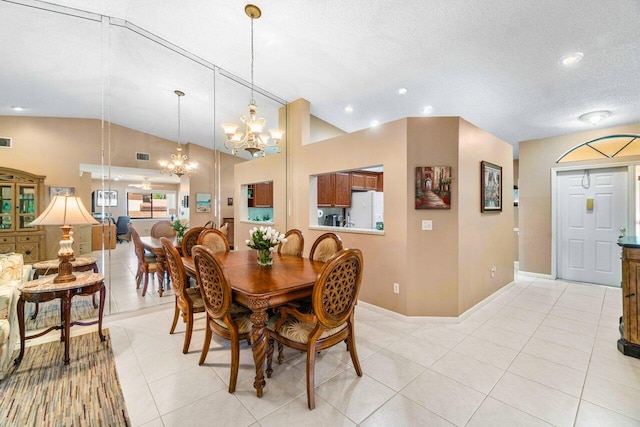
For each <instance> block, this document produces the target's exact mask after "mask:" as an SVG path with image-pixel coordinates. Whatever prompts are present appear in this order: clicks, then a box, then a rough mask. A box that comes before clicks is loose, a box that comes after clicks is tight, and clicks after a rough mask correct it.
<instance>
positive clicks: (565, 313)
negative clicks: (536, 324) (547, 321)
mask: <svg viewBox="0 0 640 427" xmlns="http://www.w3.org/2000/svg"><path fill="white" fill-rule="evenodd" d="M548 314H551V315H554V316H558V317H566V318H567V319H572V320H577V321H579V322H585V323H594V324H597V323H598V320H599V319H600V313H589V312H587V311H580V310H576V309H574V308H568V307H560V306H554V307H553V308H552V309H551V311H549V313H548Z"/></svg>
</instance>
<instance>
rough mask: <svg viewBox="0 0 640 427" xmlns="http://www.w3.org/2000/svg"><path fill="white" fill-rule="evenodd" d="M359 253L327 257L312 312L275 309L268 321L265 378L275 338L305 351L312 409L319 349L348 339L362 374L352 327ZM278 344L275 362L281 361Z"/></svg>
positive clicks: (348, 251) (359, 274)
mask: <svg viewBox="0 0 640 427" xmlns="http://www.w3.org/2000/svg"><path fill="white" fill-rule="evenodd" d="M362 262H363V260H362V252H360V250H359V249H344V250H341V251H339V252H337V253H336V254H335V255H334V256H332V257H331V258H329V259H328V260H327V261H326V263H325V265H324V266H323V267H322V270H321V271H320V274H319V275H318V278H317V279H316V282H315V284H314V286H313V293H312V294H311V312H310V313H302V312H300V311H299V310H298V309H297V308H296V307H294V306H291V305H284V306H282V307H279V308H276V309H275V311H276V314H277V315H278V316H279V317H278V318H277V320H275V321H269V322H268V323H267V328H268V329H269V342H268V344H267V378H270V377H271V374H272V373H273V369H272V367H271V362H272V359H273V343H274V340H276V341H278V343H279V344H280V343H281V344H284V345H286V346H287V347H291V348H295V349H298V350H303V351H306V352H307V404H308V406H309V409H313V408H315V391H314V387H315V379H314V378H315V358H316V353H317V352H318V351H320V350H323V349H326V348H329V347H331V346H334V345H336V344H338V343H340V342H342V341H345V340H346V342H347V350H348V351H349V353H350V355H351V361H352V362H353V366H354V368H355V370H356V374H358V376H359V377H361V376H362V369H361V368H360V361H359V360H358V353H357V351H356V340H355V334H354V330H353V323H354V309H355V306H356V303H357V300H358V292H359V291H360V284H361V283H362ZM282 360H283V358H282V349H281V347H280V346H279V355H278V362H279V363H282Z"/></svg>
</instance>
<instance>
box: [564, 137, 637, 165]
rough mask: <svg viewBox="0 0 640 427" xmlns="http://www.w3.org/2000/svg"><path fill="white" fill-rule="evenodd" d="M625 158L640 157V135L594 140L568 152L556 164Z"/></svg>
mask: <svg viewBox="0 0 640 427" xmlns="http://www.w3.org/2000/svg"><path fill="white" fill-rule="evenodd" d="M625 156H640V135H633V134H620V135H609V136H603V137H600V138H596V139H592V140H590V141H587V142H583V143H582V144H579V145H576V146H575V147H573V148H572V149H570V150H568V151H566V152H565V153H564V154H563V155H562V156H560V157H559V158H558V160H556V163H566V162H577V161H581V160H598V159H611V158H613V157H625Z"/></svg>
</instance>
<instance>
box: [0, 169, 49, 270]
mask: <svg viewBox="0 0 640 427" xmlns="http://www.w3.org/2000/svg"><path fill="white" fill-rule="evenodd" d="M44 179H45V177H44V176H40V175H33V174H30V173H28V172H24V171H19V170H15V169H8V168H0V253H7V252H18V253H21V254H22V256H23V259H24V262H25V263H33V262H38V261H42V260H44V259H45V258H46V252H45V250H46V245H45V243H46V238H45V232H44V230H42V229H40V227H32V226H30V225H29V224H30V223H31V221H33V220H34V219H36V217H37V216H38V215H40V211H41V210H42V207H43V204H44Z"/></svg>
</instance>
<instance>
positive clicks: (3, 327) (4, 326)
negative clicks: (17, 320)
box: [0, 319, 9, 345]
mask: <svg viewBox="0 0 640 427" xmlns="http://www.w3.org/2000/svg"><path fill="white" fill-rule="evenodd" d="M8 339H9V321H8V320H6V319H5V320H0V345H1V344H4V342H5V341H6V340H8Z"/></svg>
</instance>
